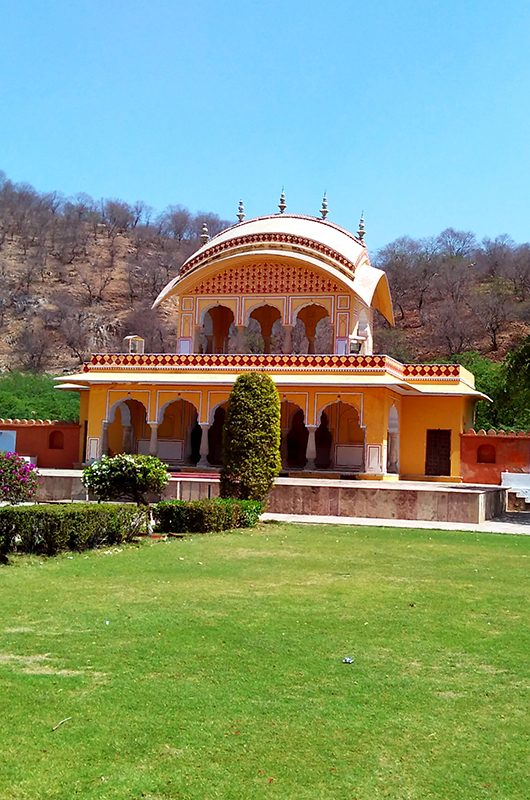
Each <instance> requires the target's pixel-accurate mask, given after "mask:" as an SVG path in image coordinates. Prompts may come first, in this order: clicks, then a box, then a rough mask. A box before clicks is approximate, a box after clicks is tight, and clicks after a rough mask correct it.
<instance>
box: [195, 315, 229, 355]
mask: <svg viewBox="0 0 530 800" xmlns="http://www.w3.org/2000/svg"><path fill="white" fill-rule="evenodd" d="M233 324H234V312H233V311H232V309H231V308H229V307H228V306H223V305H220V304H218V305H215V306H210V308H208V309H207V310H206V311H205V312H204V314H203V318H202V335H201V339H202V344H201V347H200V350H201V352H202V353H208V354H214V353H228V340H229V337H230V327H231V326H232V325H233Z"/></svg>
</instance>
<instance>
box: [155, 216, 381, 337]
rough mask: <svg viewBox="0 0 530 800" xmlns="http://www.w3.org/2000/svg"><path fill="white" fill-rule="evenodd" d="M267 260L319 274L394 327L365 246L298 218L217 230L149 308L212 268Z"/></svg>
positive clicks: (330, 226)
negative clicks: (289, 263)
mask: <svg viewBox="0 0 530 800" xmlns="http://www.w3.org/2000/svg"><path fill="white" fill-rule="evenodd" d="M271 256H275V257H278V256H279V257H281V258H282V260H287V261H297V262H298V263H300V262H305V263H306V264H307V265H308V266H312V267H313V268H316V269H317V270H320V271H324V272H325V273H327V274H328V275H329V276H330V277H333V279H334V280H335V281H338V282H339V283H341V284H343V285H344V287H345V288H346V289H349V290H350V291H352V292H354V293H355V294H356V295H357V296H358V297H359V299H360V300H361V301H362V302H363V303H365V304H366V305H367V306H372V307H373V308H376V309H378V311H380V312H381V314H382V315H383V316H384V317H385V318H386V319H387V320H388V321H389V322H391V323H393V321H394V316H393V311H392V300H391V297H390V289H389V286H388V280H387V277H386V273H385V272H384V271H383V270H380V269H376V268H375V267H372V265H371V263H370V258H369V256H368V251H367V249H366V246H365V245H364V243H363V242H361V240H360V239H358V238H357V237H356V236H354V235H353V234H352V233H350V232H349V231H347V230H345V229H344V228H341V227H339V226H338V225H335V224H334V223H332V222H327V221H325V220H322V219H317V218H316V217H306V216H301V215H297V214H273V215H271V216H267V217H256V218H255V219H250V220H247V221H245V222H240V223H238V224H236V225H233V226H232V227H230V228H227V229H226V230H224V231H221V233H219V234H217V236H214V237H213V238H212V239H210V241H208V242H207V243H206V244H205V245H203V246H202V247H201V248H199V250H197V251H196V252H195V253H193V255H191V256H190V258H188V260H187V261H185V262H184V264H183V265H182V268H181V271H180V273H179V274H178V275H177V277H176V278H174V279H173V280H172V281H170V282H169V283H168V284H167V286H165V287H164V289H162V291H161V292H160V294H159V295H158V297H157V298H156V300H155V302H154V303H153V308H155V307H156V306H158V305H159V304H160V303H162V302H163V301H164V300H166V299H167V298H168V297H170V296H171V295H174V294H178V295H180V294H185V293H186V292H187V291H189V290H190V289H191V288H192V287H194V286H195V285H196V284H197V283H199V282H201V281H202V280H204V278H206V277H209V276H210V275H211V274H213V273H215V271H216V268H217V269H221V268H223V269H224V268H226V267H229V266H233V265H236V264H238V263H239V264H241V263H242V262H244V261H245V260H248V258H249V257H252V258H256V257H257V258H262V259H265V258H267V257H271Z"/></svg>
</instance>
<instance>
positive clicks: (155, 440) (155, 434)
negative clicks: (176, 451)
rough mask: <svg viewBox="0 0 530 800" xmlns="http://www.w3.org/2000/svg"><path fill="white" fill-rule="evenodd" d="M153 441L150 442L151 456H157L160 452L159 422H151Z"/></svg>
mask: <svg viewBox="0 0 530 800" xmlns="http://www.w3.org/2000/svg"><path fill="white" fill-rule="evenodd" d="M149 427H150V428H151V439H150V441H149V455H150V456H156V453H157V450H158V422H150V423H149Z"/></svg>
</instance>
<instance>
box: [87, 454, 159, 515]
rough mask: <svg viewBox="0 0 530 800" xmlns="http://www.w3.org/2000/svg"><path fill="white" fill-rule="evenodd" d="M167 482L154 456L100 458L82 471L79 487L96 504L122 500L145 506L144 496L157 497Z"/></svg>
mask: <svg viewBox="0 0 530 800" xmlns="http://www.w3.org/2000/svg"><path fill="white" fill-rule="evenodd" d="M168 481H169V473H168V471H167V469H166V465H165V464H164V463H163V462H162V461H160V459H159V458H156V457H155V456H141V455H140V456H137V455H129V454H126V453H121V454H119V455H117V456H112V457H109V456H102V457H101V458H100V460H99V461H95V462H94V463H93V464H91V465H90V466H88V467H85V469H84V470H83V485H84V486H85V487H86V488H87V489H88V491H89V492H91V493H92V494H93V495H94V496H95V497H96V498H97V499H98V500H99V501H100V502H101V500H118V499H122V498H123V499H128V500H133V501H134V502H135V503H136V504H137V505H147V502H148V501H147V495H148V494H150V493H153V494H159V493H160V492H161V491H162V489H163V488H164V486H166V484H167V482H168Z"/></svg>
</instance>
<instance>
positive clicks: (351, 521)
mask: <svg viewBox="0 0 530 800" xmlns="http://www.w3.org/2000/svg"><path fill="white" fill-rule="evenodd" d="M261 519H262V520H263V521H264V522H266V521H267V520H276V521H278V522H306V523H310V524H313V525H314V524H315V523H319V524H322V525H372V526H375V527H379V528H424V529H426V530H436V531H471V532H473V533H511V534H518V535H519V536H530V514H525V513H520V514H518V513H506V514H504V515H503V517H501V518H500V519H490V520H487V521H486V522H480V523H469V522H436V521H429V520H416V519H375V518H365V517H324V516H309V515H308V514H262V516H261Z"/></svg>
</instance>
